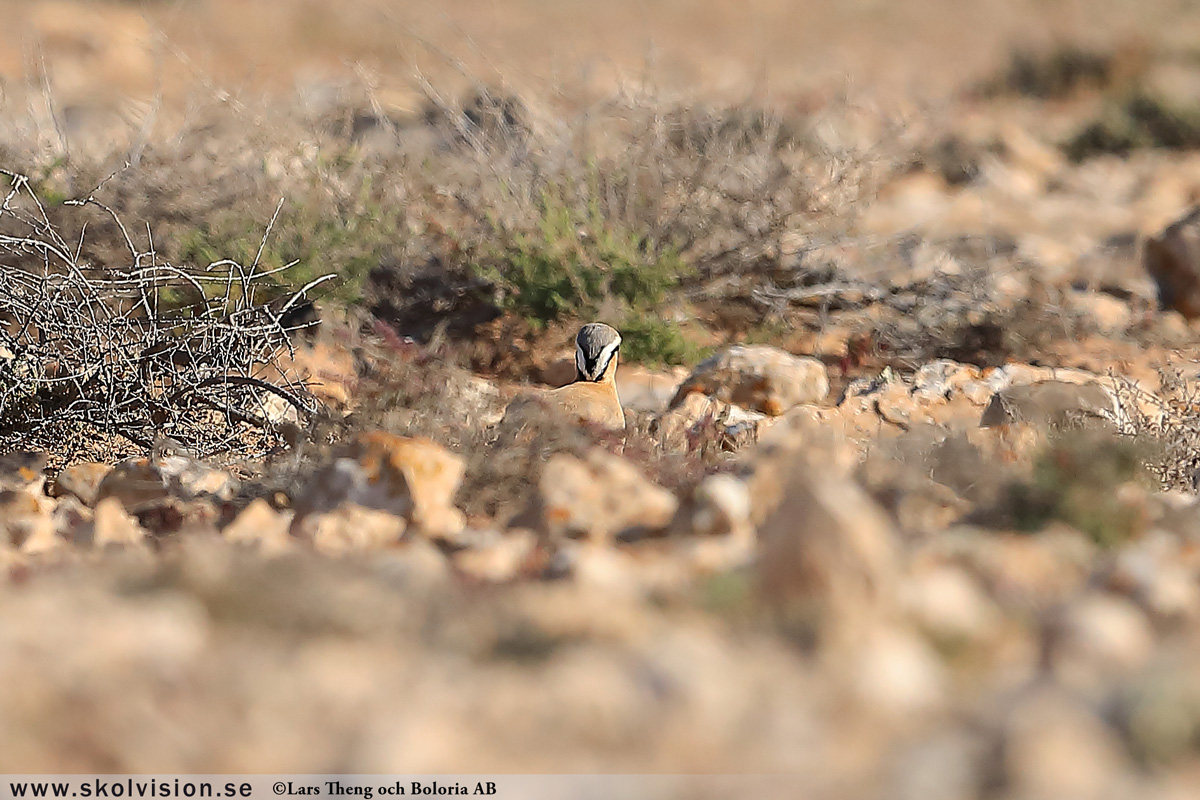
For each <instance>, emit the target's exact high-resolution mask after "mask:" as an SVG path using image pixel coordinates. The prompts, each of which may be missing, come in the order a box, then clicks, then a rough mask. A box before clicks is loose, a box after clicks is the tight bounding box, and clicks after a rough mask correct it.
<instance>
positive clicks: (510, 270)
mask: <svg viewBox="0 0 1200 800" xmlns="http://www.w3.org/2000/svg"><path fill="white" fill-rule="evenodd" d="M538 212H539V219H538V221H537V227H536V230H534V231H520V230H518V231H507V230H504V229H502V228H500V227H499V226H495V227H496V228H497V229H496V231H495V233H496V236H497V237H498V238H499V239H500V244H499V245H495V244H485V245H483V246H481V247H479V248H478V249H477V251H476V253H474V254H473V259H472V268H473V269H474V271H475V273H476V274H477V275H479V276H480V277H482V278H485V279H486V280H488V281H490V282H491V283H492V285H493V286H494V287H495V289H496V302H497V304H498V305H499V306H500V308H501V309H503V310H505V311H510V312H513V313H516V314H519V315H521V316H522V317H524V318H525V319H526V320H528V322H529V323H530V324H531V325H532V326H534V327H535V328H542V327H544V326H545V325H546V324H547V323H549V322H553V321H555V320H558V319H560V318H562V317H567V316H572V317H588V316H592V315H594V314H595V313H596V312H597V311H598V310H599V309H600V307H601V306H602V305H604V304H605V303H606V302H613V301H615V302H616V303H617V304H618V305H619V306H621V307H623V308H624V309H626V310H627V311H632V312H646V311H649V310H651V309H654V308H655V307H657V306H658V305H659V304H661V303H662V302H663V300H664V298H665V297H666V293H667V292H668V291H669V290H670V289H673V288H675V287H676V286H677V285H678V284H679V282H680V280H681V279H682V278H683V277H684V276H685V275H686V274H687V268H686V266H685V265H684V262H683V259H682V258H680V256H679V254H678V252H677V251H676V250H675V249H674V248H672V247H670V246H669V245H665V244H662V243H659V242H654V241H652V240H650V239H649V238H648V237H645V236H640V235H638V234H636V233H634V232H632V231H630V230H628V229H626V228H624V227H622V226H620V225H616V224H613V223H610V222H608V221H607V220H605V219H604V218H603V215H602V214H601V213H600V211H599V209H598V207H597V205H596V204H595V203H588V204H587V207H586V209H584V210H582V211H580V210H578V209H576V208H573V207H572V206H571V205H569V204H568V203H566V202H565V201H564V200H563V199H562V197H561V196H560V194H558V193H556V192H551V191H547V192H545V193H543V195H542V198H541V201H540V203H539V207H538Z"/></svg>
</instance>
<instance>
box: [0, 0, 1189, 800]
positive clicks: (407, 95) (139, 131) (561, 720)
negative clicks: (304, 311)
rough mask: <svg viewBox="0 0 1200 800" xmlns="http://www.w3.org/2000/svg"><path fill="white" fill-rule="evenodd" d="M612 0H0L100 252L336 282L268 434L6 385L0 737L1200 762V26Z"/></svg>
mask: <svg viewBox="0 0 1200 800" xmlns="http://www.w3.org/2000/svg"><path fill="white" fill-rule="evenodd" d="M329 5H332V4H329ZM644 5H645V4H640V3H633V2H624V1H623V0H622V1H621V2H618V1H617V0H613V2H609V3H591V4H584V3H575V2H570V3H566V2H564V3H558V4H553V5H552V6H547V5H545V4H540V3H533V2H527V1H526V0H510V1H509V2H493V3H488V4H485V6H486V8H485V9H484V10H482V11H480V10H478V7H477V4H474V3H465V2H464V3H458V2H452V3H442V4H436V5H435V4H424V5H420V6H417V7H408V6H407V4H405V5H401V4H387V3H365V2H364V3H346V4H338V8H339V13H338V14H337V15H336V18H335V17H331V12H330V10H329V7H328V6H327V5H326V4H320V3H305V2H298V1H297V2H283V0H272V1H271V2H262V3H254V4H246V3H238V2H233V0H211V2H205V3H146V4H141V5H135V4H128V3H98V2H95V3H84V2H35V3H17V2H0V8H2V9H3V10H4V12H3V13H4V15H5V16H4V18H5V19H8V20H11V21H12V29H13V30H14V31H18V32H20V34H21V35H20V37H17V36H14V37H13V38H12V39H11V40H9V41H6V42H5V43H4V46H3V48H0V78H2V80H3V84H2V87H3V89H4V94H3V99H2V102H3V108H4V112H5V114H4V118H3V120H2V121H0V167H4V168H6V169H10V170H13V171H15V172H18V173H21V174H23V175H27V176H30V178H31V180H30V183H29V184H28V185H29V186H30V187H31V189H32V190H33V191H36V192H37V193H38V194H39V195H40V196H41V197H43V198H45V204H46V208H47V211H46V213H47V215H48V219H49V221H50V222H51V223H52V224H53V225H55V226H60V227H61V229H62V231H63V234H64V236H63V238H64V240H65V241H70V242H75V241H79V242H80V244H79V253H80V257H81V258H84V259H86V260H87V261H88V263H89V264H90V265H91V266H92V267H94V268H97V269H100V270H103V269H105V268H110V269H111V268H116V267H117V266H120V265H122V264H123V263H124V262H123V261H122V259H127V257H128V251H127V250H126V247H125V241H124V236H123V231H122V230H121V229H119V228H118V227H117V226H115V225H114V224H112V222H111V218H109V217H107V216H105V215H100V216H95V217H93V216H88V215H89V214H90V213H91V211H94V210H95V209H93V208H88V207H84V208H79V207H77V206H71V205H69V204H65V203H64V202H63V201H64V200H66V199H69V198H72V197H76V198H78V197H84V196H87V195H88V193H89V192H90V191H91V189H92V187H94V186H97V184H99V183H101V181H102V179H104V177H105V176H106V175H110V174H113V173H114V171H115V174H114V175H113V177H112V178H111V179H109V180H108V181H106V182H104V185H103V190H102V191H100V192H98V193H97V194H96V196H97V197H100V198H102V199H104V200H105V202H106V203H108V204H109V205H110V207H111V208H112V209H113V210H114V211H115V212H117V214H118V215H120V217H121V218H123V219H125V220H126V222H127V223H129V224H127V229H128V231H132V232H133V233H132V235H133V237H134V238H136V239H137V241H138V246H143V242H145V246H147V247H149V248H150V249H153V250H154V251H155V257H156V258H163V259H170V260H171V261H172V262H174V263H179V264H185V265H189V266H193V267H200V268H203V267H204V266H205V265H206V263H207V262H209V261H215V260H217V259H220V258H241V259H244V260H249V259H251V258H253V259H254V260H255V261H256V262H257V259H258V256H264V254H265V257H266V258H270V259H277V261H270V264H272V265H273V264H276V263H283V262H286V261H289V260H291V259H293V258H295V259H299V260H300V261H301V263H300V264H299V265H298V266H297V267H296V269H297V270H301V271H302V272H301V273H300V274H302V275H303V276H305V277H304V278H302V280H307V279H308V278H309V277H311V276H313V275H317V274H321V273H323V272H332V273H335V274H337V275H338V276H339V278H340V279H341V280H340V281H339V283H338V288H337V289H336V291H335V290H330V291H328V292H325V293H323V294H321V295H320V296H319V297H318V298H317V309H318V311H319V312H320V314H321V317H322V320H323V321H322V323H321V324H320V326H319V327H315V328H311V329H306V330H304V331H301V332H297V333H296V335H295V336H294V338H293V345H294V348H295V349H294V352H292V353H289V354H288V355H287V358H286V365H285V366H286V369H288V370H290V371H292V372H293V373H294V374H296V375H298V376H300V377H302V378H304V379H305V381H306V382H307V384H308V387H309V391H310V392H311V394H312V395H313V397H314V398H316V399H318V400H320V402H321V403H323V404H324V409H325V412H324V414H323V415H322V417H321V419H320V420H318V421H315V422H314V423H313V424H312V425H311V426H309V427H307V428H304V427H303V426H297V427H296V429H295V434H296V435H294V436H291V437H289V438H288V440H287V446H281V447H279V448H276V449H275V450H274V451H273V452H271V453H269V454H267V455H266V456H265V457H255V458H253V459H250V458H244V457H240V456H238V454H236V453H235V454H225V455H223V456H222V457H219V458H218V457H215V458H211V459H200V458H196V457H194V456H193V455H191V454H189V453H188V452H186V448H177V447H173V446H168V447H164V448H155V452H153V453H148V452H143V450H142V449H141V448H140V447H138V446H137V445H136V443H133V442H130V441H121V440H120V437H119V436H115V435H112V434H111V432H108V433H105V432H102V431H97V430H94V429H91V428H89V429H79V430H75V431H74V432H73V433H72V435H71V437H69V439H66V440H64V441H63V442H62V443H61V444H59V445H58V446H48V445H47V444H46V443H45V441H44V440H41V439H37V440H35V438H34V437H32V435H29V436H26V431H25V428H23V427H22V425H23V422H22V418H21V417H19V416H14V415H12V414H11V413H10V414H9V416H7V417H3V416H0V419H4V421H5V425H6V426H7V427H8V430H6V431H5V432H4V437H5V439H4V440H5V441H6V442H8V443H9V446H10V448H11V450H12V452H9V453H6V454H4V456H3V458H2V459H0V485H2V491H0V767H3V768H4V769H5V770H7V771H14V772H25V773H36V772H54V771H67V772H71V771H74V772H91V771H101V772H103V771H115V772H142V771H155V772H159V773H170V772H185V773H222V772H227V773H249V772H261V773H270V772H279V773H288V772H308V771H312V772H326V773H329V772H337V771H349V772H359V773H401V772H408V773H432V772H454V773H475V772H478V773H488V772H538V771H545V772H593V771H594V772H628V773H645V772H670V773H704V772H745V773H783V774H788V775H793V776H794V782H793V786H794V791H795V792H796V793H797V794H795V795H792V796H806V797H838V798H855V797H863V798H868V797H871V798H874V797H881V798H980V799H983V798H1030V799H1032V798H1097V799H1101V798H1105V799H1106V798H1126V797H1138V798H1163V800H1168V799H1173V798H1180V799H1181V800H1182V798H1189V797H1194V796H1196V795H1197V793H1200V663H1198V661H1197V659H1198V658H1200V500H1198V499H1197V494H1196V492H1197V485H1198V482H1200V471H1198V470H1200V456H1198V455H1197V448H1198V447H1200V405H1198V404H1197V400H1196V397H1197V395H1196V381H1197V379H1198V373H1200V370H1198V369H1197V355H1198V348H1197V345H1196V341H1197V331H1196V328H1195V323H1193V322H1192V321H1191V320H1190V319H1189V318H1190V317H1194V316H1197V315H1200V294H1198V293H1200V246H1197V243H1200V235H1197V231H1196V226H1195V224H1194V222H1193V223H1188V224H1184V225H1183V226H1182V227H1180V228H1178V229H1174V230H1171V231H1167V232H1166V233H1164V230H1165V229H1166V228H1167V226H1168V225H1170V224H1171V223H1172V222H1174V221H1175V220H1177V219H1180V218H1183V217H1184V216H1185V215H1186V214H1187V213H1188V212H1189V210H1190V209H1191V208H1192V205H1193V204H1194V203H1196V202H1197V200H1198V199H1200V124H1198V123H1197V122H1196V120H1197V118H1198V117H1197V112H1196V109H1200V67H1198V66H1197V64H1198V63H1200V62H1197V59H1196V52H1195V50H1194V47H1195V45H1194V37H1192V32H1193V31H1195V30H1196V29H1197V26H1198V25H1200V15H1197V14H1196V13H1194V12H1192V11H1183V10H1180V7H1179V5H1178V4H1175V3H1165V2H1163V3H1159V2H1154V3H1139V4H1128V5H1126V4H1116V3H1107V4H1106V3H1056V4H1050V5H1047V4H1044V3H1033V2H1028V3H987V4H962V3H951V2H941V1H940V0H922V1H921V2H914V3H906V4H890V5H888V4H876V3H866V2H863V3H847V4H838V6H837V8H836V10H831V9H828V8H825V7H824V6H825V5H826V4H792V3H783V2H777V1H775V0H760V2H750V3H743V4H737V6H736V7H735V6H734V5H731V4H724V3H698V2H669V3H667V2H664V3H656V4H652V5H651V6H650V7H649V8H644ZM818 5H820V6H821V7H820V8H818V7H817V6H818ZM534 42H536V43H537V45H538V46H536V47H535V46H532V43H534ZM22 43H23V44H22ZM1022 54H1031V55H1022ZM1022 58H1024V60H1022ZM1022 70H1023V71H1022ZM480 86H486V87H488V92H490V93H489V94H485V95H480V94H478V93H477V91H478V89H479V87H480ZM473 92H475V93H473ZM480 97H483V98H484V99H483V100H480V99H479V98H480ZM1130 98H1134V99H1133V100H1131V99H1130ZM1122 109H1124V111H1122ZM1130 109H1132V110H1130ZM1121 114H1124V115H1125V116H1121ZM1113 119H1117V120H1118V121H1116V122H1111V120H1113ZM1097 121H1099V122H1105V121H1110V122H1111V124H1110V125H1109V127H1103V126H1101V127H1093V129H1092V130H1091V133H1089V134H1088V135H1087V136H1084V135H1082V134H1083V133H1084V132H1086V131H1087V130H1088V126H1089V124H1090V123H1093V122H1097ZM1122 126H1123V127H1122ZM1101 134H1103V135H1101ZM126 160H128V161H129V162H130V164H129V166H128V167H125V168H123V169H122V168H121V165H122V164H123V163H124V162H125V161H126ZM555 192H561V194H555ZM573 193H578V194H573ZM279 197H285V198H286V199H288V200H289V201H290V203H291V205H290V206H287V208H288V209H289V210H288V211H285V212H283V213H281V214H280V215H279V217H278V222H277V223H272V222H271V220H272V212H273V211H274V209H275V208H276V203H277V202H278V199H279ZM547 197H550V198H551V200H553V201H554V202H561V203H562V206H563V207H562V209H559V207H558V206H556V205H554V202H551V200H547ZM578 197H583V198H584V200H583V201H582V202H580V203H579V206H578V208H576V207H575V206H573V205H572V203H574V202H575V201H576V199H578ZM572 198H575V199H572ZM556 209H557V210H562V211H563V214H564V215H565V217H564V219H566V224H565V227H564V226H558V227H556V225H555V222H556V220H558V219H559V218H558V217H556V216H555V214H556V213H557V211H556ZM580 209H582V210H580ZM573 215H574V216H573ZM85 222H86V223H87V228H86V230H84V223H85ZM268 225H271V226H272V230H271V236H270V237H268V238H269V239H270V241H272V242H276V243H278V244H271V245H270V246H268V245H267V244H266V243H263V244H260V242H262V236H263V231H264V229H266V228H267V226H268ZM4 230H6V229H0V233H3V232H4ZM143 230H145V231H147V233H146V234H143V233H142V231H143ZM563 230H565V231H566V233H565V234H563V233H562V231H563ZM151 232H152V233H151ZM150 235H152V237H153V242H152V243H151V242H149V241H148V240H147V239H146V238H145V237H147V236H150ZM622 236H624V237H625V238H624V239H622V238H621V237H622ZM539 237H541V238H539ZM614 242H615V243H614ZM630 242H632V244H631V245H630V246H628V247H626V246H625V244H629V243H630ZM664 242H665V244H664ZM622 243H624V244H622ZM1148 243H1149V244H1148ZM660 245H662V246H661V248H660ZM247 248H248V249H247ZM256 248H257V251H258V253H257V256H256ZM606 248H607V249H606ZM656 248H660V249H656ZM614 254H615V255H614ZM4 255H5V258H6V259H7V260H5V261H4V262H3V267H2V268H3V269H5V270H16V269H23V270H29V269H35V268H36V259H34V260H33V261H30V257H29V254H28V253H27V252H20V253H18V252H17V250H14V249H11V248H10V249H9V250H5V251H4ZM601 256H605V257H608V256H611V258H609V261H611V262H612V263H607V262H605V258H603V257H601ZM619 259H625V260H626V261H622V262H620V263H622V264H625V263H628V264H632V265H633V266H632V267H631V270H632V274H635V275H648V276H652V277H651V278H647V281H651V282H653V281H656V280H657V281H661V282H662V283H661V285H660V286H659V285H656V286H654V287H651V288H645V287H643V288H642V289H639V292H640V293H637V292H633V291H632V290H631V291H625V290H623V289H621V288H620V286H621V284H620V283H619V282H618V281H617V280H615V279H611V276H610V277H609V278H606V280H607V281H608V282H606V283H604V284H603V286H604V290H603V291H601V292H599V293H598V294H597V295H596V296H590V295H586V294H585V295H583V296H580V297H577V296H575V295H572V294H571V289H570V287H571V286H572V285H574V284H572V283H571V281H572V280H575V281H576V282H584V281H585V280H590V278H588V276H589V275H591V274H592V273H589V272H588V270H593V269H600V270H601V272H603V270H604V269H606V268H609V267H612V264H615V263H617V262H618V260H619ZM601 262H604V263H601ZM264 263H267V262H264ZM597 263H600V266H599V267H596V264H597ZM531 264H532V265H534V266H532V267H531V266H530V265H531ZM562 264H567V265H568V268H567V273H568V278H567V283H566V284H563V286H565V287H566V288H563V287H559V289H557V290H556V291H559V295H558V296H555V297H552V298H551V300H553V301H554V302H559V301H561V302H562V303H565V304H566V305H564V306H563V307H562V308H563V309H565V310H554V309H555V308H558V307H556V306H553V305H552V304H551V305H546V304H543V305H533V304H532V300H531V299H530V298H532V297H534V296H538V297H540V296H541V295H540V294H539V293H538V292H539V290H540V289H542V288H544V286H543V285H544V284H546V283H547V282H549V281H551V279H553V280H558V279H559V278H560V277H561V274H560V272H556V271H555V270H556V269H559V268H560V265H562ZM663 264H667V265H672V266H671V269H675V268H676V267H677V268H678V269H677V272H678V274H671V275H666V276H662V275H661V274H660V273H661V269H660V268H661V266H662V265H663ZM535 267H536V268H537V269H543V270H547V271H543V272H541V273H537V272H533V273H531V272H530V270H534V268H535ZM522 269H525V270H526V271H525V272H522ZM614 269H615V268H614ZM531 274H532V277H530V275H531ZM604 274H605V275H608V273H604ZM653 276H658V277H653ZM623 292H624V293H623ZM5 296H7V295H4V294H3V293H0V297H5ZM564 298H565V299H564ZM550 302H551V301H550V300H546V301H545V303H550ZM548 309H549V310H548ZM2 310H3V311H4V312H5V316H4V319H5V322H6V326H7V327H6V330H7V331H8V333H7V334H6V336H8V337H9V339H6V342H7V344H13V343H14V342H15V343H16V344H20V343H22V342H25V341H26V340H25V339H22V337H23V336H31V335H32V334H28V332H27V331H17V332H14V331H16V329H14V327H13V319H12V318H13V317H14V316H16V317H19V313H17V312H18V311H19V309H17V310H15V311H14V309H12V308H8V309H2ZM539 315H540V316H539ZM592 317H597V318H603V319H606V320H609V321H611V322H613V323H614V324H617V325H619V326H623V328H624V329H625V330H626V332H627V349H626V352H625V354H624V356H625V360H624V361H623V362H622V364H621V365H620V368H619V372H618V390H619V393H620V396H621V398H622V402H623V405H624V407H625V412H626V415H627V419H628V425H627V428H626V430H625V431H624V432H620V433H614V432H611V431H604V430H600V429H597V428H594V427H591V426H587V425H581V424H580V423H579V422H578V421H577V420H573V419H569V418H564V417H562V416H560V415H557V414H555V413H554V411H553V409H552V408H550V407H546V408H544V409H541V411H542V412H544V413H535V414H533V415H532V416H526V417H523V418H522V419H519V420H514V419H512V418H511V417H510V418H508V419H506V418H505V408H506V406H507V404H508V402H509V401H511V400H512V399H513V398H514V397H516V396H518V395H520V394H521V393H523V392H527V391H529V390H530V389H538V388H545V387H549V386H557V385H561V384H562V383H564V382H566V381H569V380H570V379H571V376H572V370H573V368H572V364H573V361H572V352H571V348H570V342H571V337H572V336H573V333H574V330H575V329H576V328H577V327H578V325H579V324H580V323H581V322H583V321H587V320H588V319H590V318H592ZM17 321H18V322H19V320H17ZM17 327H18V328H19V326H17ZM28 341H32V340H31V339H30V340H28ZM7 344H6V347H7ZM635 348H637V349H635ZM4 352H5V353H8V351H7V350H5V351H4ZM4 358H5V359H6V360H7V361H10V362H13V363H16V361H17V358H16V356H14V355H12V354H11V353H9V354H8V355H5V356H4ZM639 361H640V362H641V363H639ZM42 368H43V369H45V368H46V364H42ZM14 369H15V368H11V369H10V368H8V367H5V368H4V369H0V378H4V379H5V380H8V379H9V378H11V376H12V375H14V374H16V373H15V372H14V371H13V370H14ZM28 374H29V373H27V372H26V373H21V375H22V376H24V379H28ZM45 374H47V375H50V373H49V372H47V373H45ZM5 376H8V377H7V378H6V377H5ZM51 377H52V376H51ZM5 391H6V392H9V393H11V391H12V389H11V387H7V386H6V389H5ZM6 402H7V401H6ZM47 402H48V401H47ZM41 407H42V408H43V409H45V408H50V407H49V406H46V405H45V404H43V405H42V406H41ZM5 408H7V406H5ZM102 434H104V435H103V436H102ZM23 436H24V437H25V438H22V437H23ZM34 445H36V446H34ZM26 450H35V451H36V450H41V451H46V452H25V451H26ZM257 455H261V454H256V456H257Z"/></svg>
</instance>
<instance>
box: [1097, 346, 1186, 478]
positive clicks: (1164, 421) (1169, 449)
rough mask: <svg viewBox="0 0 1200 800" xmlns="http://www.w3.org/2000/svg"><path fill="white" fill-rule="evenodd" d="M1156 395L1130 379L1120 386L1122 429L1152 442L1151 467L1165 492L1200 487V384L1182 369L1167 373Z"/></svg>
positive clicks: (1117, 385) (1118, 394) (1117, 395)
mask: <svg viewBox="0 0 1200 800" xmlns="http://www.w3.org/2000/svg"><path fill="white" fill-rule="evenodd" d="M1159 380H1160V382H1161V386H1160V388H1159V390H1158V391H1157V392H1155V393H1151V392H1148V391H1146V390H1145V389H1142V388H1141V387H1139V386H1137V385H1136V384H1135V383H1133V382H1132V381H1130V380H1128V379H1118V380H1117V381H1116V397H1117V406H1118V410H1119V414H1118V416H1119V418H1120V420H1121V422H1122V425H1121V430H1122V432H1123V433H1127V434H1129V435H1132V436H1136V437H1139V438H1142V439H1144V440H1148V441H1150V442H1153V443H1154V445H1155V447H1154V448H1153V450H1152V451H1151V452H1152V458H1151V459H1150V461H1149V463H1147V464H1146V468H1147V469H1148V470H1149V471H1150V473H1151V474H1152V475H1154V477H1155V478H1156V479H1157V480H1158V482H1159V484H1160V486H1161V487H1162V488H1163V489H1164V490H1170V489H1179V490H1183V491H1186V492H1195V491H1196V489H1197V488H1198V486H1200V384H1197V383H1196V381H1194V380H1193V381H1190V382H1189V381H1188V380H1187V379H1186V378H1184V376H1183V375H1182V374H1181V373H1180V372H1179V371H1177V370H1162V371H1161V372H1160V374H1159Z"/></svg>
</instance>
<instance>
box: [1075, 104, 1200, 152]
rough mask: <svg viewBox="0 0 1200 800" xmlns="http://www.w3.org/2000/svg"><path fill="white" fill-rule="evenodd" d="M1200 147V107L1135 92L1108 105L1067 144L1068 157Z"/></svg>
mask: <svg viewBox="0 0 1200 800" xmlns="http://www.w3.org/2000/svg"><path fill="white" fill-rule="evenodd" d="M1149 148H1165V149H1169V150H1189V149H1195V148H1200V109H1196V108H1191V107H1188V108H1183V107H1178V106H1173V105H1171V104H1169V103H1167V102H1166V101H1164V100H1162V99H1161V98H1157V97H1154V96H1151V95H1148V94H1146V93H1144V92H1135V93H1133V94H1131V95H1129V96H1128V97H1126V98H1125V99H1124V100H1122V101H1121V102H1119V103H1117V104H1114V105H1110V106H1108V107H1107V108H1106V109H1105V110H1104V111H1103V112H1102V113H1101V115H1100V118H1099V119H1097V120H1095V121H1093V122H1091V123H1088V124H1087V125H1085V126H1084V127H1083V128H1082V129H1081V130H1080V131H1079V132H1078V133H1077V134H1075V136H1073V137H1072V138H1071V139H1070V140H1069V141H1068V142H1067V143H1066V145H1065V150H1066V153H1067V155H1068V157H1070V158H1071V160H1073V161H1083V160H1084V159H1087V158H1091V157H1093V156H1098V155H1104V154H1114V155H1120V156H1124V155H1128V154H1129V153H1131V152H1133V151H1134V150H1141V149H1149Z"/></svg>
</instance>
